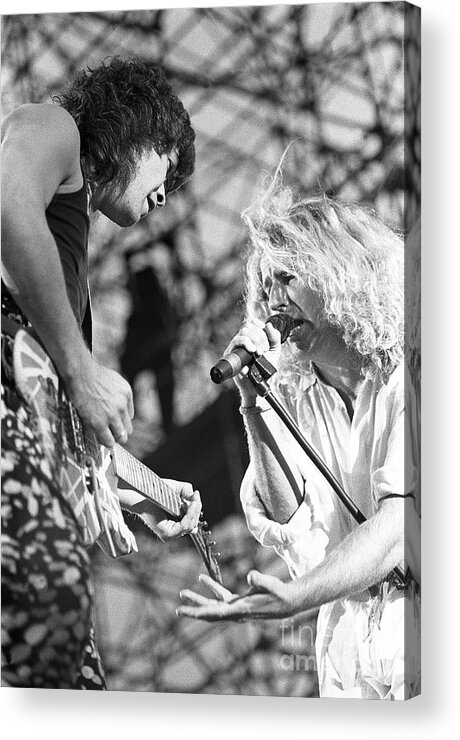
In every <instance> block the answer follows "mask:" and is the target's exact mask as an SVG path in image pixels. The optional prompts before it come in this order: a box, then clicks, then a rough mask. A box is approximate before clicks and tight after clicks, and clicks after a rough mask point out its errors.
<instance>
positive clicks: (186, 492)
mask: <svg viewBox="0 0 460 740" xmlns="http://www.w3.org/2000/svg"><path fill="white" fill-rule="evenodd" d="M163 480H164V482H165V483H166V484H167V485H168V486H169V487H170V488H172V489H173V490H174V492H175V493H177V495H178V496H181V498H184V499H186V498H191V497H192V495H193V486H192V484H191V483H188V482H187V481H182V480H174V479H173V478H163Z"/></svg>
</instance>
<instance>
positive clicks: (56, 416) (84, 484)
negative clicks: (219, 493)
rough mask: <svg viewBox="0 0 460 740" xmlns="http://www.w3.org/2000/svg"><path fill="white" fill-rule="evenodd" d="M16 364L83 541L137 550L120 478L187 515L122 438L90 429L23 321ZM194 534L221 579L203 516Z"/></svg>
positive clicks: (118, 551) (173, 514)
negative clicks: (105, 442) (101, 439)
mask: <svg viewBox="0 0 460 740" xmlns="http://www.w3.org/2000/svg"><path fill="white" fill-rule="evenodd" d="M13 372H14V379H15V382H16V386H17V388H18V391H19V393H20V394H21V396H22V397H23V399H24V400H25V402H26V404H27V410H28V413H29V415H30V420H31V423H32V424H33V426H34V428H35V431H36V433H38V436H39V439H40V440H41V443H42V447H43V452H44V455H45V459H46V463H47V465H48V466H49V470H50V474H51V476H52V477H53V479H54V480H56V481H57V483H58V485H59V488H60V490H61V491H62V494H63V496H64V498H65V499H66V500H67V502H68V503H69V505H70V508H71V510H72V512H73V514H74V516H75V518H76V519H77V521H78V524H79V525H80V531H81V532H82V533H83V538H84V541H85V544H87V545H91V544H93V543H94V542H96V543H97V544H98V545H99V546H100V547H101V548H102V549H103V550H104V552H106V553H107V554H108V555H110V556H112V557H118V556H119V555H123V554H128V553H129V552H132V551H133V550H137V545H136V541H135V538H134V535H133V533H132V532H131V530H130V529H129V528H128V527H127V525H126V523H125V522H124V519H123V516H122V513H121V507H120V503H119V499H118V496H117V493H116V481H117V478H118V479H121V480H122V481H123V482H124V483H125V484H127V485H128V486H129V487H131V488H133V489H135V490H136V491H138V492H139V493H141V494H142V495H143V496H144V497H145V498H148V499H150V500H151V501H153V502H154V503H155V504H156V505H157V506H158V507H160V508H161V509H162V510H163V511H165V512H166V513H167V514H168V516H169V517H170V518H173V519H176V520H179V519H180V518H181V516H182V514H183V509H182V500H181V497H180V495H179V494H178V493H177V492H176V491H175V490H174V489H173V488H172V487H171V486H169V485H168V484H167V482H166V481H164V480H163V479H162V478H160V477H159V476H158V475H156V474H155V473H154V472H153V471H152V470H150V468H148V467H147V466H146V465H144V464H143V463H141V462H140V461H139V460H137V459H136V458H135V457H134V456H133V455H131V454H130V453H129V452H128V451H127V450H125V449H124V448H123V447H121V446H120V445H118V444H116V445H115V446H114V447H113V448H111V449H109V448H107V447H104V446H102V445H100V444H99V443H98V442H97V439H96V437H95V435H94V434H93V433H90V432H89V431H88V430H87V429H85V426H84V424H83V423H82V421H81V419H80V417H79V416H78V413H77V411H76V409H75V407H74V406H73V404H72V403H71V402H70V401H69V399H68V398H67V397H66V395H65V392H64V390H63V387H62V383H61V382H60V379H59V376H58V374H57V373H56V370H55V368H54V366H53V363H52V361H51V360H50V358H49V357H48V355H47V354H46V352H45V351H44V350H43V348H42V347H41V345H40V344H38V342H36V341H35V340H34V339H33V337H31V336H30V334H28V333H27V332H26V331H24V330H22V329H20V330H19V331H18V332H17V333H16V336H15V337H14V344H13ZM189 536H190V537H191V539H192V541H193V543H194V545H195V547H196V548H197V550H198V552H199V553H200V555H201V557H202V558H203V561H204V563H205V565H206V567H207V569H208V571H209V574H210V575H211V576H212V578H214V579H215V580H217V581H218V582H220V583H221V582H222V579H221V574H220V569H219V564H218V561H217V555H216V553H215V552H214V549H213V547H214V545H215V543H214V542H213V541H212V539H211V533H210V531H209V529H208V527H207V523H206V522H205V521H203V520H200V522H199V524H198V531H197V532H196V533H193V534H190V535H189Z"/></svg>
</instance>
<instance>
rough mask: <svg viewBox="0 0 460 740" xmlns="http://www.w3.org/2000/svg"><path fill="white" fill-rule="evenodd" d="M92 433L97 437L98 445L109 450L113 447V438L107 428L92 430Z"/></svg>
mask: <svg viewBox="0 0 460 740" xmlns="http://www.w3.org/2000/svg"><path fill="white" fill-rule="evenodd" d="M93 429H94V433H95V435H96V437H97V441H98V442H99V444H101V445H103V446H104V447H108V448H109V449H111V448H112V447H113V446H114V445H115V437H114V435H113V434H112V432H111V431H110V429H109V427H102V428H94V427H93Z"/></svg>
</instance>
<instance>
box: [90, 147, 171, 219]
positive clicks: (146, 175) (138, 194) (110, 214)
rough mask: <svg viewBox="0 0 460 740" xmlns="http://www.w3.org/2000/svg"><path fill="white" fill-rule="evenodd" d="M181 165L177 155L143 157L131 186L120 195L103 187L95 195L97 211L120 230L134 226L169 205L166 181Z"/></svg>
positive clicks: (148, 155)
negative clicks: (169, 174) (158, 209)
mask: <svg viewBox="0 0 460 740" xmlns="http://www.w3.org/2000/svg"><path fill="white" fill-rule="evenodd" d="M177 164H178V155H177V153H176V152H175V151H172V152H170V154H162V155H161V156H159V155H158V154H157V153H156V152H155V150H152V151H151V152H149V153H148V154H144V155H142V157H141V158H140V160H139V164H138V167H137V170H136V174H135V175H134V177H133V179H132V180H131V182H130V183H129V184H128V186H127V187H126V188H125V190H124V191H123V192H122V193H121V194H119V193H115V192H114V191H113V189H112V188H110V187H108V188H107V187H106V188H104V187H102V188H101V193H100V194H99V193H97V194H96V203H95V207H96V209H97V210H98V211H100V212H101V213H103V214H104V216H107V218H109V219H110V220H111V221H114V222H115V223H116V224H118V226H132V225H133V224H136V223H137V222H138V221H140V220H141V219H142V218H145V216H147V215H148V214H149V213H150V211H151V210H153V209H154V208H162V207H163V206H164V205H165V203H166V193H165V180H166V177H167V175H168V172H170V171H172V170H174V169H175V168H176V167H177Z"/></svg>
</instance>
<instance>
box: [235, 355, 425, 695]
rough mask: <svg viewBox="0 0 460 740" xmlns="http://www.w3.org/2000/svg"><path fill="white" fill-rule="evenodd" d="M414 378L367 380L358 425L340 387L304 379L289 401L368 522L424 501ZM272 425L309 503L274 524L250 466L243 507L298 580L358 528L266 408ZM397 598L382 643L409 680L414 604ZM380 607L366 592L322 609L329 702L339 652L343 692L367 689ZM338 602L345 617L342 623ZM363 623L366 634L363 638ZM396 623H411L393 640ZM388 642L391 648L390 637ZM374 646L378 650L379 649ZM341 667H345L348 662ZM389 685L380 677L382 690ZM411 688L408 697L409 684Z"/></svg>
mask: <svg viewBox="0 0 460 740" xmlns="http://www.w3.org/2000/svg"><path fill="white" fill-rule="evenodd" d="M405 380H407V378H405V375H404V368H403V366H400V367H399V368H397V369H396V370H395V371H394V372H393V373H392V375H391V376H390V378H389V380H388V382H387V383H383V382H382V381H381V380H380V379H378V378H371V377H367V378H365V379H364V381H363V383H362V385H361V387H360V389H359V392H358V396H357V399H356V403H355V409H354V415H353V419H352V420H350V417H349V415H348V412H347V409H346V407H345V404H344V402H343V400H342V399H341V397H340V395H339V394H338V393H337V392H336V390H335V389H334V388H332V387H331V386H328V385H327V384H325V383H323V382H322V381H321V380H320V379H319V378H317V377H315V376H313V375H312V376H308V377H305V378H304V379H303V381H302V387H301V389H300V393H298V394H297V399H296V400H289V398H288V395H291V397H292V395H293V394H292V393H291V394H286V393H285V394H283V402H284V404H285V405H286V407H287V409H288V410H289V411H290V413H291V415H292V416H293V417H294V419H295V420H296V422H297V424H298V425H299V427H300V429H301V431H302V433H303V434H304V435H305V436H306V438H307V440H308V441H309V442H310V444H312V446H313V447H314V448H315V449H316V451H317V452H318V454H319V455H320V457H322V459H323V460H324V462H325V463H326V464H327V465H328V467H329V468H330V469H331V471H332V472H333V474H334V475H335V477H336V478H337V479H338V481H339V483H340V484H341V485H342V487H343V488H344V489H345V491H346V492H347V493H348V495H349V496H350V497H351V499H352V500H353V502H354V503H355V504H356V505H357V506H358V508H359V509H360V510H361V511H362V513H363V514H364V516H365V517H366V518H370V517H372V516H373V515H374V514H375V513H376V512H377V509H378V506H379V504H380V502H381V501H382V499H384V498H385V497H387V496H406V495H409V494H411V495H414V492H415V489H416V482H415V481H416V476H415V472H416V471H415V466H414V460H413V444H412V443H411V442H410V438H409V430H408V429H406V428H405V427H406V426H408V420H409V415H407V417H406V415H405ZM408 388H409V386H407V387H406V392H407V390H408ZM263 419H264V422H265V423H266V424H267V426H269V427H270V429H271V431H272V433H273V435H274V436H275V439H276V440H277V443H278V444H279V448H280V454H282V455H283V457H285V459H287V460H288V462H289V465H290V468H291V470H292V471H293V472H294V474H295V477H296V479H297V481H298V482H299V484H300V485H301V490H303V493H304V500H303V502H302V503H301V505H300V506H299V508H298V510H297V511H296V512H295V513H294V515H293V516H292V517H291V519H290V520H289V522H287V523H286V524H279V523H277V522H274V521H272V520H271V519H269V518H268V517H267V515H266V512H265V509H264V506H263V504H262V503H261V501H260V499H259V497H258V495H257V492H256V487H255V484H254V479H253V470H252V466H251V465H250V466H249V468H248V470H247V472H246V475H245V477H244V480H243V483H242V487H241V501H242V505H243V509H244V512H245V515H246V520H247V523H248V527H249V529H250V531H251V532H252V534H253V535H254V537H255V538H256V539H257V540H258V541H259V542H260V543H261V544H262V545H265V546H271V547H273V548H274V549H275V550H276V552H277V553H278V554H279V555H280V556H281V557H282V558H283V559H284V561H285V562H286V564H287V566H288V568H289V571H290V573H291V576H292V577H293V578H297V577H300V576H302V575H304V574H305V573H307V572H308V571H309V570H310V569H311V568H312V567H314V566H315V565H317V564H318V563H320V562H321V561H322V560H323V559H324V557H325V555H327V554H328V552H330V550H332V549H334V548H335V547H336V546H337V545H338V544H339V543H340V542H341V541H342V540H343V539H344V537H345V536H346V535H347V534H349V533H350V532H351V531H352V530H353V529H354V528H355V527H357V526H358V524H357V523H356V521H355V520H354V519H353V517H352V516H351V515H350V514H349V513H348V512H347V510H346V509H345V507H344V506H343V504H342V503H341V502H340V501H339V499H338V497H337V495H336V494H335V493H334V492H333V491H332V489H331V488H330V486H329V484H328V483H327V482H326V481H325V479H324V478H323V476H322V475H321V473H319V471H318V470H317V469H316V467H315V466H314V464H313V463H312V462H311V461H310V459H309V458H308V457H307V455H306V453H304V452H303V450H302V449H301V448H300V446H299V445H298V444H297V442H295V441H294V439H293V438H292V437H290V436H289V432H287V431H285V430H283V429H280V422H279V420H278V418H277V417H276V413H275V411H273V410H269V411H265V412H264V413H263ZM406 419H407V421H406ZM406 441H407V443H406ZM399 595H401V598H399ZM390 596H391V598H389V604H391V609H392V612H393V613H394V618H392V619H391V620H388V619H387V620H386V621H389V622H390V623H389V625H388V630H389V632H388V635H389V639H390V644H388V645H386V644H384V645H383V646H382V650H383V653H385V654H387V653H388V654H390V653H391V655H392V657H391V658H390V657H387V658H385V660H386V662H385V666H386V668H385V671H386V679H388V661H391V662H392V664H393V665H394V666H395V665H396V663H397V664H398V666H399V668H398V669H397V670H398V671H399V674H400V673H401V665H403V663H404V629H403V626H404V608H405V606H404V602H405V599H404V598H403V594H402V593H401V594H400V592H395V593H393V592H392V593H391V594H390ZM371 602H372V599H371V598H370V595H369V592H367V591H366V592H365V593H363V594H361V595H359V594H358V595H354V596H353V597H350V598H348V599H342V600H340V601H339V602H333V603H332V604H326V605H325V606H323V607H321V610H320V617H319V622H318V640H319V642H320V643H321V642H322V644H318V641H317V653H318V662H319V664H318V671H319V676H320V687H321V685H322V686H323V695H326V694H327V695H333V694H332V693H330V692H329V693H327V690H328V689H327V686H328V684H329V685H330V680H329V679H331V675H330V674H331V666H330V665H329V663H331V660H330V658H331V655H334V660H333V661H332V662H333V665H334V669H333V674H334V675H333V683H334V684H337V683H338V684H340V685H342V687H343V688H344V690H345V688H347V687H348V689H349V690H354V689H356V687H357V686H358V685H359V686H361V684H362V681H363V679H362V667H363V659H362V656H361V658H360V657H359V653H360V651H361V652H362V646H361V647H360V642H361V640H362V641H365V639H366V632H368V617H369V614H370V610H371V608H372V603H371ZM394 603H396V606H394V605H393V604H394ZM338 604H340V619H339V618H338V616H337V609H338V606H337V605H338ZM406 606H407V605H406ZM388 609H390V607H388ZM334 610H335V614H334ZM331 620H333V624H334V626H333V628H332V627H331ZM359 623H361V627H360V628H359V630H358V634H356V628H357V624H359ZM382 623H384V620H383V618H382ZM396 624H398V625H400V626H401V625H402V626H401V630H400V632H401V634H392V633H393V632H394V629H395V625H396ZM351 633H353V634H355V637H356V645H355V649H354V655H355V663H356V665H355V666H354V667H353V668H350V660H351V658H350V652H349V650H348V651H347V655H346V662H347V665H346V666H345V664H344V660H341V656H342V655H344V644H346V643H349V641H350V636H351ZM378 636H379V638H380V642H382V640H381V638H382V635H380V634H379V635H378ZM383 642H384V643H385V640H384V641H383ZM373 649H374V650H375V645H373ZM394 650H396V652H397V655H398V657H397V659H396V657H395V655H393V651H394ZM401 651H402V653H401ZM352 652H353V651H352ZM381 652H382V651H381ZM401 655H402V657H401ZM376 660H377V658H376ZM341 662H342V663H343V665H342V666H340V665H339V664H340V663H341ZM351 662H352V663H353V660H351ZM374 662H375V661H374ZM377 662H379V661H378V660H377ZM371 663H372V661H371ZM328 665H329V668H328ZM342 674H343V675H342ZM345 674H346V675H345ZM382 678H383V676H382V675H380V676H379V680H378V681H377V683H379V681H380V679H382ZM402 680H403V679H402V677H401V675H399V677H398V678H397V679H394V680H393V679H392V683H394V681H396V683H398V685H400V684H401V681H402ZM414 680H415V679H414ZM384 683H385V682H384ZM385 685H386V684H385ZM374 689H375V686H374ZM359 690H361V689H359ZM375 690H377V693H379V694H381V693H385V689H383V691H380V689H375ZM395 690H396V689H395ZM401 690H402V691H403V693H404V691H406V690H407V687H406V688H404V687H403V688H402V689H401ZM348 695H353V696H354V695H356V694H354V693H351V694H348ZM360 695H361V694H360Z"/></svg>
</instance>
